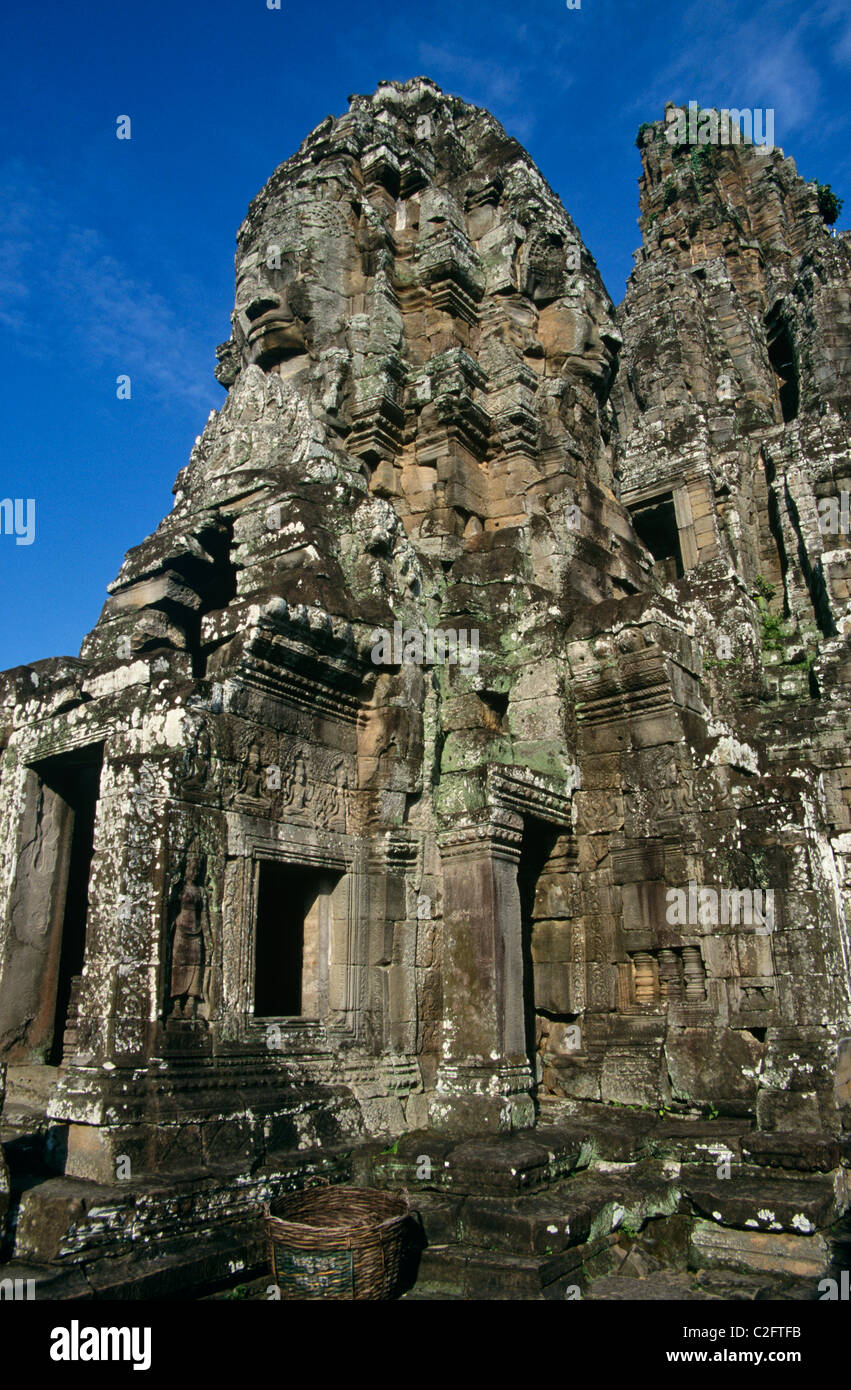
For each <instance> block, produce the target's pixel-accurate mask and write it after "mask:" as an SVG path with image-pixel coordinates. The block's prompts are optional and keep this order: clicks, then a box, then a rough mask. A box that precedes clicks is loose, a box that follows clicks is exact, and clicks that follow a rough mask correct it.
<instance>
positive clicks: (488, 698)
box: [479, 690, 508, 730]
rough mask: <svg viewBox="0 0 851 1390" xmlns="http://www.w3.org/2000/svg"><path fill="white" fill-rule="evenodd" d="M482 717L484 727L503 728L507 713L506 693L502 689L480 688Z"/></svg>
mask: <svg viewBox="0 0 851 1390" xmlns="http://www.w3.org/2000/svg"><path fill="white" fill-rule="evenodd" d="M479 699H480V700H481V702H482V705H483V707H484V708H483V710H482V714H483V719H484V726H485V728H486V729H497V730H498V729H504V728H505V722H504V721H505V716H506V714H507V713H508V695H507V694H506V693H505V692H504V691H502V690H480V691H479Z"/></svg>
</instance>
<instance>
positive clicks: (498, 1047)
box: [430, 812, 534, 1131]
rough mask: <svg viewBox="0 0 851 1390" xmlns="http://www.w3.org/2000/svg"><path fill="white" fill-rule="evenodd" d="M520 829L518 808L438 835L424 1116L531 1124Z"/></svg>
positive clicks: (507, 1126)
mask: <svg viewBox="0 0 851 1390" xmlns="http://www.w3.org/2000/svg"><path fill="white" fill-rule="evenodd" d="M522 832H523V821H522V818H521V817H520V816H518V815H514V814H512V813H509V812H498V813H497V814H496V815H494V816H492V817H491V819H490V821H488V822H487V823H485V824H480V825H476V826H467V827H465V828H463V829H460V830H454V831H452V832H449V833H448V834H446V835H444V836H443V837H442V838H441V841H440V853H441V859H442V863H443V902H444V942H443V1044H442V1056H441V1061H440V1065H439V1067H438V1073H437V1086H436V1091H435V1097H434V1101H433V1104H432V1108H431V1116H430V1118H431V1121H432V1123H433V1124H435V1125H438V1126H441V1127H442V1126H451V1127H453V1128H470V1129H479V1130H481V1129H487V1130H492V1131H496V1130H511V1129H526V1128H528V1127H529V1126H531V1125H533V1124H534V1105H533V1102H532V1097H531V1095H530V1087H531V1085H532V1074H531V1071H530V1067H529V1059H528V1057H527V1055H526V1030H525V1023H524V1006H523V951H522V939H521V932H522V926H521V911H520V891H519V888H518V885H517V868H518V864H519V861H520V846H521V840H522ZM531 987H532V985H531V981H529V982H528V984H527V988H530V989H531Z"/></svg>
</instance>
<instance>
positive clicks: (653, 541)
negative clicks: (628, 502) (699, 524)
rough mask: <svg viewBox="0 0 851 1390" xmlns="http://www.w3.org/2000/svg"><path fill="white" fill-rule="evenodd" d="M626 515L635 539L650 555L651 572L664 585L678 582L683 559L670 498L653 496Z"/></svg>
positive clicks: (669, 496) (674, 512)
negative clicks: (630, 522) (628, 515)
mask: <svg viewBox="0 0 851 1390" xmlns="http://www.w3.org/2000/svg"><path fill="white" fill-rule="evenodd" d="M630 514H631V516H632V524H633V526H634V527H635V530H636V533H637V535H638V538H639V540H640V541H642V543H643V544H644V545H646V547H647V549H648V550H649V551H650V554H651V555H652V556H653V560H654V565H653V571H654V573H655V574H657V575H658V576H659V578H660V579H661V580H662V581H663V582H664V583H667V582H669V581H670V580H672V579H680V578H681V577H682V574H683V557H682V551H681V550H680V533H679V529H678V527H677V514H676V511H675V510H674V499H673V497H672V496H671V495H670V494H668V496H667V497H654V498H653V500H652V501H650V502H640V503H639V504H638V505H637V506H635V507H631V508H630Z"/></svg>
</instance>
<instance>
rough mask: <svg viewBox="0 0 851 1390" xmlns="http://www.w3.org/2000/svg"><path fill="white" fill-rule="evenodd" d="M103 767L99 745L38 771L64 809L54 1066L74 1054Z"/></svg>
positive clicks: (49, 1058)
mask: <svg viewBox="0 0 851 1390" xmlns="http://www.w3.org/2000/svg"><path fill="white" fill-rule="evenodd" d="M102 765H103V744H97V745H96V746H94V747H89V748H83V749H80V750H79V751H77V752H74V753H68V754H65V755H64V756H63V757H60V758H51V759H50V760H49V761H48V762H45V763H42V764H41V765H40V766H39V767H38V769H37V771H38V773H39V775H40V777H41V778H42V780H43V781H44V783H45V784H46V785H47V786H48V787H49V788H50V789H51V790H52V791H54V792H56V793H57V795H58V796H60V797H61V798H62V800H63V801H64V802H65V803H66V805H67V806H68V808H69V811H70V816H69V822H68V829H67V832H66V833H67V834H68V836H69V838H70V847H69V853H68V857H67V865H68V877H67V880H66V885H65V904H64V908H63V912H62V937H61V942H60V947H59V968H58V972H57V977H56V1007H55V1011H54V1022H53V1037H52V1041H51V1044H50V1051H49V1053H48V1055H47V1061H48V1063H49V1064H50V1065H51V1066H58V1065H59V1063H60V1062H61V1061H62V1058H63V1055H64V1054H65V1053H72V1052H73V1051H75V1050H76V1047H75V1045H76V1029H77V1004H78V995H79V988H80V977H81V976H82V973H83V962H84V960H85V954H86V923H87V918H88V907H89V876H90V873H91V867H92V856H93V853H94V839H95V812H96V809H97V801H98V793H99V790H100V774H101V767H102Z"/></svg>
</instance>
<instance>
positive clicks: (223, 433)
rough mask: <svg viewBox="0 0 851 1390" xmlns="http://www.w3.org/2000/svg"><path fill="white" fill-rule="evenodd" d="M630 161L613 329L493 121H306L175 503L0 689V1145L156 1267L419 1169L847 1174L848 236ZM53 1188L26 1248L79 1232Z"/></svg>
mask: <svg viewBox="0 0 851 1390" xmlns="http://www.w3.org/2000/svg"><path fill="white" fill-rule="evenodd" d="M639 142H640V146H641V153H642V159H643V163H644V173H643V177H642V181H641V191H642V219H641V225H642V232H643V245H642V248H641V250H640V251H639V252H638V253H637V257H636V268H635V270H634V273H633V275H632V277H631V280H630V284H629V287H628V291H627V296H626V299H625V301H624V303H623V305H622V306H621V308H620V310H618V311H616V310H615V308H614V306H613V305H612V303H611V301H610V299H609V297H608V295H607V293H606V290H605V288H604V286H603V284H602V281H601V279H600V276H599V274H598V271H597V268H596V265H595V263H594V260H593V258H592V257H591V255H590V254H589V252H588V250H587V249H586V247H585V246H584V245H583V243H582V240H581V238H580V236H579V234H578V232H577V229H576V227H575V226H574V224H573V222H572V221H571V219H570V217H569V216H568V215H567V213H566V212H565V210H564V208H563V207H562V205H561V203H560V201H559V199H558V198H557V197H556V195H555V194H554V193H553V191H552V190H551V189H550V188H549V186H548V185H547V183H546V182H545V180H544V178H543V177H542V176H541V174H540V173H539V172H538V170H537V169H536V168H535V166H534V164H533V163H532V161H531V159H530V158H529V156H528V155H527V154H526V153H525V151H524V150H523V149H522V148H521V147H520V146H519V145H518V144H517V143H516V142H515V141H514V140H512V139H510V138H509V137H508V136H507V135H506V133H505V132H504V131H503V129H502V128H501V127H500V125H499V124H498V123H497V122H496V121H495V120H494V119H493V118H492V117H491V116H490V115H488V114H487V113H486V112H484V111H482V110H479V109H477V108H474V107H472V106H469V105H467V104H466V103H464V102H463V101H460V100H458V99H456V98H452V97H447V96H445V95H444V94H442V93H441V92H440V91H439V89H438V88H437V87H435V86H434V84H433V83H431V82H430V81H428V80H426V79H422V78H421V79H416V80H414V81H411V82H407V83H404V84H398V83H384V84H382V85H381V86H380V87H379V89H378V90H377V92H376V93H375V94H374V95H373V96H371V97H362V96H357V97H354V98H352V100H351V103H350V107H349V110H348V112H347V113H346V114H345V115H344V116H342V117H341V118H339V119H333V118H331V117H329V118H328V119H327V120H326V121H324V122H323V123H322V124H321V125H320V126H319V127H317V129H316V130H315V131H313V133H312V134H311V135H309V136H308V138H307V139H306V140H305V142H304V144H303V145H302V146H301V148H300V149H299V150H298V151H297V153H296V154H295V155H293V157H292V158H291V159H289V160H287V162H286V163H284V164H282V165H281V166H280V168H279V169H277V170H276V171H275V173H274V174H273V175H272V177H271V179H270V180H269V182H268V183H267V184H266V186H265V187H264V188H263V189H262V191H261V192H260V193H259V194H258V196H257V197H256V199H255V200H254V202H253V203H252V204H251V207H250V208H249V211H248V215H247V217H246V219H245V221H244V223H243V224H242V226H241V228H240V229H239V233H238V239H237V255H236V295H235V306H234V312H233V315H232V333H231V337H230V339H229V341H228V342H227V343H225V344H223V345H222V346H221V347H220V348H219V349H218V366H217V369H216V374H217V377H218V379H219V381H220V382H221V383H222V386H223V387H224V388H226V390H227V397H226V400H225V402H224V404H223V406H222V408H221V409H220V410H219V411H218V412H213V413H212V414H211V416H210V419H209V420H208V422H207V424H206V426H205V428H204V430H203V433H202V434H201V435H200V436H199V438H198V439H197V441H196V444H195V447H194V449H193V451H192V455H191V457H190V459H189V462H188V464H187V466H186V467H185V468H184V469H183V470H182V471H181V473H180V474H179V476H178V479H177V482H176V484H175V489H174V491H175V502H174V507H173V510H172V511H171V512H170V514H169V515H168V516H167V517H166V518H165V519H164V520H163V522H162V523H161V524H160V526H159V527H158V528H157V530H156V531H155V532H154V534H153V535H151V536H149V537H148V538H147V539H146V540H144V541H143V542H142V543H141V544H140V545H138V546H137V547H136V548H135V549H133V550H131V551H130V552H129V553H128V555H127V557H126V559H125V561H124V564H123V566H122V568H121V571H120V573H119V575H118V577H117V578H116V579H115V581H114V582H113V583H112V584H111V585H110V586H109V597H108V599H107V601H106V604H105V607H104V609H103V612H102V614H101V617H100V619H99V621H98V623H97V625H96V627H95V628H94V629H93V631H92V632H91V633H90V634H89V636H88V637H87V638H86V639H85V641H84V643H83V646H82V649H81V652H80V656H79V658H56V659H52V660H47V661H42V662H36V663H34V664H33V665H31V666H26V667H20V668H18V669H16V670H13V671H10V672H6V673H5V674H4V675H3V676H2V678H0V750H2V763H0V767H2V780H0V807H1V808H2V816H3V833H2V836H0V1058H2V1059H3V1060H5V1061H6V1062H7V1063H8V1065H9V1093H8V1095H7V1106H8V1104H9V1103H10V1102H11V1100H12V1099H13V1097H14V1090H15V1086H16V1085H17V1086H18V1088H19V1094H20V1095H21V1096H22V1095H23V1094H24V1089H22V1088H26V1087H29V1091H28V1092H27V1094H29V1095H30V1096H31V1097H34V1096H38V1097H41V1098H42V1099H43V1101H44V1109H45V1112H46V1115H47V1125H48V1128H49V1131H50V1142H49V1144H48V1149H49V1156H50V1161H51V1162H52V1163H53V1164H54V1166H55V1167H56V1168H58V1169H59V1170H61V1172H62V1173H63V1174H64V1177H63V1178H62V1179H56V1180H55V1181H56V1182H62V1183H65V1184H67V1183H68V1182H72V1183H74V1184H76V1185H77V1186H76V1187H75V1188H74V1191H75V1192H77V1193H78V1195H79V1193H83V1194H85V1192H86V1190H87V1186H86V1185H87V1184H88V1185H90V1187H91V1190H92V1191H95V1190H97V1191H100V1190H101V1187H102V1185H104V1184H106V1185H110V1184H113V1185H114V1183H115V1181H116V1179H117V1178H124V1179H126V1183H125V1188H124V1189H122V1190H124V1191H127V1192H128V1193H130V1192H131V1191H133V1192H136V1193H137V1194H138V1191H139V1190H140V1188H139V1184H141V1185H142V1187H143V1188H144V1189H145V1191H146V1192H148V1197H147V1200H146V1204H145V1206H144V1214H143V1215H140V1208H139V1206H138V1205H137V1206H136V1207H135V1208H134V1211H135V1212H136V1216H135V1218H134V1219H135V1221H136V1225H135V1226H134V1239H135V1240H137V1241H139V1240H142V1241H143V1242H144V1241H145V1240H151V1241H154V1240H157V1239H161V1238H162V1235H163V1232H164V1231H166V1232H171V1233H172V1234H175V1233H177V1234H179V1233H180V1232H184V1233H185V1232H186V1231H187V1230H191V1229H195V1228H198V1227H199V1225H200V1226H203V1224H204V1222H205V1221H208V1222H209V1221H211V1220H212V1219H213V1217H212V1213H218V1214H219V1216H220V1217H222V1215H223V1219H224V1218H225V1217H226V1218H227V1219H228V1220H237V1219H238V1217H239V1214H240V1212H241V1211H245V1210H247V1209H248V1207H249V1205H250V1203H251V1202H256V1200H257V1194H258V1192H261V1190H262V1191H263V1192H267V1193H268V1192H270V1191H275V1190H280V1188H281V1187H282V1186H287V1185H293V1184H294V1183H296V1182H298V1181H299V1180H301V1179H300V1176H299V1175H302V1176H303V1174H304V1172H305V1171H306V1168H307V1167H309V1166H310V1165H311V1164H313V1165H314V1167H318V1168H321V1167H322V1164H323V1162H327V1163H331V1164H333V1162H336V1161H337V1156H338V1155H340V1154H342V1153H345V1152H351V1151H352V1150H355V1149H357V1148H358V1146H360V1145H364V1144H366V1143H367V1142H368V1141H369V1140H370V1139H371V1138H372V1137H375V1136H391V1137H392V1136H398V1135H400V1134H402V1133H404V1132H407V1131H415V1132H421V1131H431V1132H433V1133H437V1134H446V1135H459V1134H460V1135H481V1134H485V1133H493V1134H500V1133H510V1132H511V1131H515V1130H525V1129H531V1128H533V1127H535V1126H536V1125H537V1126H541V1125H546V1124H553V1123H557V1122H558V1121H559V1120H560V1119H564V1118H565V1117H570V1116H577V1115H582V1116H585V1117H590V1118H591V1120H593V1116H594V1115H595V1114H598V1113H603V1112H604V1110H605V1108H606V1107H607V1106H609V1105H611V1103H612V1102H617V1103H618V1104H619V1105H620V1106H621V1107H633V1108H635V1109H639V1108H642V1107H643V1108H644V1109H646V1110H652V1111H654V1112H655V1111H657V1110H660V1109H661V1110H664V1111H666V1112H668V1113H673V1114H681V1115H682V1116H683V1117H689V1116H691V1117H696V1116H700V1115H701V1114H703V1115H708V1114H711V1115H713V1116H717V1115H721V1116H727V1117H730V1118H731V1119H735V1120H736V1122H737V1123H739V1122H741V1124H742V1125H743V1126H744V1127H745V1128H746V1129H747V1128H748V1127H750V1130H752V1131H753V1133H754V1134H777V1133H782V1134H794V1133H808V1134H813V1133H818V1134H819V1135H822V1136H829V1137H830V1138H831V1142H834V1143H836V1142H838V1141H839V1136H840V1135H841V1132H842V1121H843V1116H847V1114H848V1104H849V1100H851V1096H849V1068H851V1060H849V1055H848V1052H847V1051H846V1048H847V1047H851V1044H849V1043H848V1042H847V1039H846V1035H847V1034H851V1004H850V1003H849V989H850V988H851V974H849V963H850V962H851V944H849V938H848V931H847V927H846V915H845V914H846V892H845V884H846V856H847V854H848V852H849V848H851V838H850V836H851V754H849V752H848V742H849V740H848V730H849V723H851V716H850V715H849V700H848V693H847V692H848V674H849V669H850V668H849V656H848V638H847V633H848V630H849V615H851V591H850V590H849V583H851V542H849V540H848V536H847V534H846V533H845V532H843V530H842V526H841V521H842V516H844V515H846V514H847V511H848V508H847V506H846V509H845V512H842V510H841V505H842V499H843V497H845V498H847V496H848V494H847V491H845V489H847V488H851V465H849V463H848V454H847V421H848V412H849V406H851V375H849V350H850V349H851V309H850V308H849V283H851V277H849V251H848V244H847V240H846V239H843V238H837V239H834V238H832V237H831V236H830V234H829V233H828V231H827V229H826V228H825V226H824V224H823V221H822V218H821V216H820V215H819V212H818V207H817V200H816V191H815V188H814V186H813V185H808V184H805V183H804V182H803V181H802V180H801V179H800V178H799V177H798V176H797V173H796V170H795V167H794V165H793V163H792V161H791V160H789V159H786V158H784V156H783V155H782V153H781V152H780V151H778V150H773V151H770V150H764V149H759V148H757V147H754V146H751V145H738V146H735V147H732V148H712V149H707V150H705V151H704V150H703V149H702V151H701V154H700V157H699V158H697V157H695V154H694V151H692V150H690V149H689V148H688V147H686V148H679V147H677V146H675V145H672V144H671V143H670V141H669V140H668V139H667V132H666V126H665V123H664V122H658V123H656V124H654V125H650V126H646V127H642V132H641V134H640V136H639ZM830 504H835V505H834V506H831V505H830ZM834 513H835V514H836V515H835V517H834ZM831 517H833V518H834V520H835V521H836V526H835V527H834V530H833V531H832V532H831V531H830V529H829V527H830V521H831ZM843 1039H846V1041H845V1043H843ZM323 1156H324V1157H323ZM125 1170H126V1171H125ZM154 1178H156V1181H157V1183H159V1187H157V1189H156V1190H157V1192H159V1193H160V1194H161V1196H160V1197H159V1198H156V1197H155V1196H151V1195H150V1190H149V1186H148V1187H145V1184H148V1185H150V1183H151V1181H152V1180H153V1179H154ZM169 1184H170V1185H169ZM99 1185H100V1186H99ZM65 1190H66V1189H65V1188H62V1189H61V1191H60V1190H59V1189H57V1188H55V1186H54V1185H53V1182H52V1181H48V1182H46V1183H44V1184H42V1185H41V1187H39V1188H38V1189H35V1190H34V1191H33V1192H32V1193H30V1194H27V1195H26V1196H25V1198H24V1199H23V1201H22V1203H21V1211H20V1216H19V1221H18V1230H19V1241H20V1242H22V1244H21V1245H20V1246H19V1249H21V1250H26V1249H27V1248H28V1249H29V1253H30V1254H37V1255H40V1256H41V1257H42V1258H47V1259H49V1258H51V1257H52V1256H53V1255H55V1256H56V1257H57V1258H59V1257H60V1256H62V1255H63V1252H65V1253H67V1248H73V1249H75V1250H76V1251H78V1252H79V1251H81V1250H84V1249H86V1248H88V1246H87V1242H89V1244H92V1243H93V1242H94V1243H96V1235H95V1234H93V1227H92V1223H91V1222H89V1223H88V1224H87V1222H86V1220H85V1219H83V1218H82V1217H80V1215H79V1212H78V1211H77V1212H76V1214H75V1215H73V1216H69V1217H68V1222H67V1223H66V1225H67V1230H66V1233H65V1235H64V1236H63V1239H64V1240H65V1241H66V1245H65V1246H62V1245H61V1242H60V1244H59V1245H57V1246H56V1248H55V1249H53V1248H52V1247H51V1250H52V1254H51V1250H47V1246H49V1245H50V1242H51V1240H54V1244H55V1234H54V1235H51V1234H50V1232H54V1233H55V1230H56V1225H57V1223H56V1219H55V1215H53V1216H52V1217H51V1218H50V1220H48V1216H47V1215H46V1211H47V1205H48V1204H49V1201H50V1200H53V1202H54V1204H55V1202H57V1201H60V1200H61V1197H62V1192H65ZM175 1192H179V1193H182V1194H183V1199H184V1200H183V1206H182V1207H180V1212H181V1213H182V1214H180V1215H175V1210H176V1209H175V1207H174V1205H173V1200H172V1199H173V1195H174V1193H175ZM81 1200H82V1199H81ZM129 1200H130V1199H129V1198H128V1201H129ZM134 1200H135V1199H134ZM170 1201H171V1202H172V1205H171V1206H169V1205H168V1204H169V1202H170ZM158 1202H159V1205H158ZM83 1204H84V1206H85V1201H83ZM116 1209H117V1208H116ZM51 1210H54V1209H53V1208H51ZM75 1210H76V1209H75ZM51 1222H52V1224H51ZM145 1222H147V1223H148V1224H147V1225H145ZM60 1224H61V1223H60ZM119 1226H120V1223H118V1225H116V1226H115V1229H114V1230H113V1231H112V1235H111V1239H113V1241H114V1248H115V1250H119V1251H120V1249H121V1248H122V1247H121V1242H122V1239H127V1238H129V1237H126V1235H124V1236H123V1235H122V1233H121V1230H120V1229H119ZM48 1228H49V1229H48ZM63 1229H65V1228H64V1227H63ZM68 1232H70V1233H71V1234H70V1235H69V1234H68ZM27 1242H29V1246H27ZM39 1242H41V1244H39ZM68 1242H70V1246H69V1245H68Z"/></svg>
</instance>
